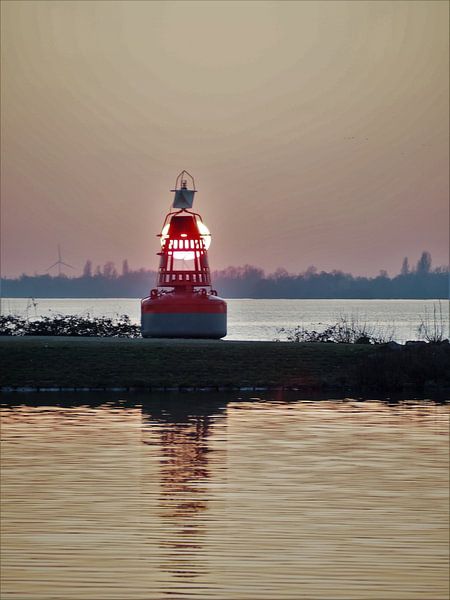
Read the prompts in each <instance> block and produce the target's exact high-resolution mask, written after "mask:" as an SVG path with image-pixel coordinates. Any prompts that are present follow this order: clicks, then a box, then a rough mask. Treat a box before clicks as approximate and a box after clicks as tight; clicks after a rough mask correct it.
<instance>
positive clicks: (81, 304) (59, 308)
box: [1, 298, 449, 342]
mask: <svg viewBox="0 0 450 600" xmlns="http://www.w3.org/2000/svg"><path fill="white" fill-rule="evenodd" d="M34 302H35V304H33V302H32V301H31V300H30V299H29V298H2V301H1V313H2V314H17V315H21V316H28V317H30V318H36V317H38V316H49V315H52V314H57V313H61V314H67V315H83V316H86V315H88V314H89V315H91V316H108V317H114V316H116V315H122V314H126V315H129V316H130V318H131V320H132V321H133V322H135V323H138V322H139V321H140V301H139V299H132V298H84V299H79V298H77V299H70V298H64V299H55V298H52V299H44V298H38V299H36V300H35V301H34ZM227 303H228V335H227V337H226V339H229V340H274V339H277V338H280V339H283V337H284V334H280V333H279V332H278V330H279V329H281V328H283V327H284V328H288V329H289V328H294V327H296V326H297V325H304V326H306V327H308V328H309V327H311V326H313V327H314V328H317V327H319V328H320V327H323V326H324V325H326V324H332V323H334V322H336V320H337V319H338V318H339V316H341V315H347V316H351V317H354V318H356V319H357V320H358V321H360V322H367V323H368V324H369V325H373V326H374V327H375V329H376V330H377V331H380V332H381V333H382V334H387V335H388V336H389V335H391V334H392V337H393V339H395V340H396V341H398V342H405V341H406V340H413V339H417V337H418V333H417V327H418V325H419V324H420V322H421V319H425V320H426V319H428V320H430V321H432V316H433V309H434V308H435V307H436V308H437V309H438V310H439V307H441V308H442V315H443V319H444V321H445V325H446V332H447V334H446V335H447V336H448V322H449V314H448V306H449V305H448V302H447V301H445V300H444V301H441V302H440V303H439V300H251V299H231V300H227Z"/></svg>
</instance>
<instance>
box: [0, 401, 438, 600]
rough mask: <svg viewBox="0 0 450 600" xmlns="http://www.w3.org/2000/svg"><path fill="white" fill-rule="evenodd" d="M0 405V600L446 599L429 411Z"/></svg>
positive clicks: (361, 406) (433, 423) (406, 404)
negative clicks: (0, 553)
mask: <svg viewBox="0 0 450 600" xmlns="http://www.w3.org/2000/svg"><path fill="white" fill-rule="evenodd" d="M3 401H4V405H3V408H2V438H3V439H2V448H3V449H2V462H3V468H2V476H3V485H2V513H1V515H2V536H3V544H2V546H3V559H2V562H1V566H2V590H3V592H2V599H3V600H13V599H16V598H17V599H20V600H82V599H83V600H144V599H145V600H161V599H163V598H176V599H183V600H234V599H236V600H288V599H289V600H299V599H300V598H304V599H305V600H444V599H445V598H447V597H448V551H449V549H448V517H449V515H448V490H449V488H448V483H449V482H448V473H449V457H448V425H449V420H448V417H449V414H448V407H447V406H443V405H439V404H435V403H433V402H430V401H402V402H399V403H388V402H381V401H377V400H368V401H364V402H362V401H355V400H349V399H347V400H333V399H329V400H311V399H310V400H308V399H301V398H299V397H298V396H296V395H295V394H293V393H291V394H290V395H289V394H284V395H283V396H282V397H280V396H279V395H276V394H269V393H267V394H265V395H262V396H261V397H259V398H250V397H248V396H238V395H237V394H234V395H229V394H215V395H211V394H200V395H198V394H185V395H176V394H174V395H170V394H167V395H155V394H149V395H141V396H139V395H128V396H123V397H121V396H120V395H119V396H113V397H111V396H108V395H107V394H97V395H91V394H86V395H84V394H83V395H80V394H78V395H76V394H75V395H70V394H64V395H60V394H51V395H46V394H44V393H40V394H36V395H30V396H27V395H3Z"/></svg>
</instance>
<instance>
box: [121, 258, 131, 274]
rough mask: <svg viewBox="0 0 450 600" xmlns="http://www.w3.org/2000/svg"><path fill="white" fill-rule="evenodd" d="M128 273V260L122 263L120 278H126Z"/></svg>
mask: <svg viewBox="0 0 450 600" xmlns="http://www.w3.org/2000/svg"><path fill="white" fill-rule="evenodd" d="M129 272H130V267H129V266H128V260H127V259H125V260H124V261H123V263H122V277H126V276H127V275H128V273H129Z"/></svg>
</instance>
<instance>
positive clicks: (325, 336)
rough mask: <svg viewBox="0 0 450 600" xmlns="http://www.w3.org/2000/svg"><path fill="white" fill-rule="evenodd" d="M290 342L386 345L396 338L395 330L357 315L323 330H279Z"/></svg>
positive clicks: (339, 320) (324, 327) (341, 318)
mask: <svg viewBox="0 0 450 600" xmlns="http://www.w3.org/2000/svg"><path fill="white" fill-rule="evenodd" d="M319 325H321V324H320V323H319ZM278 333H280V334H281V335H282V336H284V337H285V339H286V340H287V341H288V342H321V343H335V344H385V343H387V342H391V341H392V340H393V339H394V337H395V329H394V328H393V327H392V328H389V329H386V328H385V329H382V328H380V327H378V326H377V325H374V324H369V323H367V322H366V321H363V320H361V319H359V318H358V317H357V316H355V315H341V316H340V317H339V319H338V321H337V322H336V323H333V324H332V325H324V326H323V327H322V328H319V329H318V330H316V329H308V328H307V327H305V326H303V325H298V326H297V327H295V328H294V329H285V328H282V329H279V330H278Z"/></svg>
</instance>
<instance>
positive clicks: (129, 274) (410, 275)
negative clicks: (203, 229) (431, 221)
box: [1, 252, 449, 299]
mask: <svg viewBox="0 0 450 600" xmlns="http://www.w3.org/2000/svg"><path fill="white" fill-rule="evenodd" d="M431 264H432V263H431V255H430V253H429V252H423V253H422V256H421V257H420V259H419V260H418V262H417V264H416V265H415V266H414V267H413V268H410V266H409V262H408V259H407V258H405V259H404V260H403V263H402V266H401V270H400V273H399V274H398V275H396V276H395V277H389V276H388V274H387V273H386V271H380V273H379V275H378V276H377V277H355V276H353V275H350V274H349V273H344V272H342V271H331V272H330V273H327V272H325V271H320V272H319V271H318V270H317V269H316V268H315V267H309V268H308V269H307V270H306V271H305V272H303V273H300V274H298V275H293V274H289V273H288V272H287V271H286V270H284V269H277V270H276V271H275V273H271V274H269V275H266V274H265V273H264V271H263V270H262V269H259V268H258V267H254V266H251V265H245V266H244V267H228V268H226V269H223V270H221V271H215V272H213V273H212V277H213V283H214V287H215V288H216V289H217V290H218V292H219V294H220V295H221V296H223V297H225V298H441V299H444V298H448V294H449V270H448V267H438V268H434V269H433V268H432V267H431ZM155 281H156V272H155V271H148V270H145V269H139V270H137V271H133V270H131V269H130V268H129V267H128V262H127V261H126V260H125V261H123V265H122V270H121V273H120V274H119V273H118V272H117V270H116V268H115V266H114V263H112V262H108V263H106V264H105V265H104V267H103V268H100V267H96V268H95V269H93V266H92V262H91V261H89V260H88V261H87V262H86V264H85V266H84V269H83V274H82V276H81V277H70V278H69V277H66V276H65V275H59V276H56V277H52V276H50V275H34V276H30V275H22V276H21V277H19V278H17V279H7V278H2V279H1V288H2V289H1V294H2V296H4V297H12V298H142V297H144V296H147V295H148V293H149V290H150V289H151V288H153V287H154V286H155Z"/></svg>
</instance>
